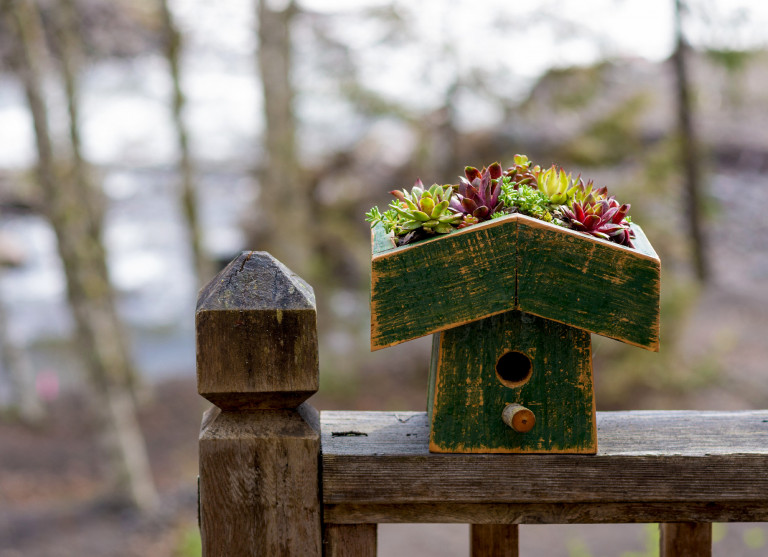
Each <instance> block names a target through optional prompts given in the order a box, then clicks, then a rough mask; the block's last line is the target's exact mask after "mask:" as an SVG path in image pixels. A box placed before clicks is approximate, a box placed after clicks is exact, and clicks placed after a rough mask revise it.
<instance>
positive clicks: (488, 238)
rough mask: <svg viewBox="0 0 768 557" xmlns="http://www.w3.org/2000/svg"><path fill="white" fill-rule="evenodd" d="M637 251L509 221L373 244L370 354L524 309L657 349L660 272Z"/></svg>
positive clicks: (382, 237) (640, 242)
mask: <svg viewBox="0 0 768 557" xmlns="http://www.w3.org/2000/svg"><path fill="white" fill-rule="evenodd" d="M633 229H634V230H635V234H636V235H637V238H636V240H635V244H636V246H637V247H636V249H630V248H626V247H623V246H619V245H617V244H613V243H610V242H607V241H604V240H599V239H597V238H594V237H592V236H588V235H586V234H582V233H579V232H575V231H573V230H568V229H565V228H562V227H558V226H555V225H552V224H548V223H545V222H543V221H540V220H537V219H533V218H531V217H526V216H524V215H510V216H508V217H503V218H501V219H495V220H492V221H488V222H486V223H483V224H480V225H475V226H472V227H469V228H466V229H462V230H460V231H456V232H453V233H451V234H447V235H445V236H440V237H436V238H435V239H431V240H427V241H423V242H419V243H417V244H413V245H409V246H403V247H394V244H393V242H392V240H391V238H390V237H388V236H387V235H386V234H385V232H384V230H383V228H382V227H381V226H378V227H376V228H375V229H374V231H373V238H372V252H373V256H372V272H371V348H372V349H373V350H377V349H379V348H384V347H386V346H392V345H394V344H398V343H400V342H405V341H407V340H411V339H413V338H417V337H420V336H424V335H427V334H430V333H435V332H438V331H442V330H446V329H449V328H451V327H456V326H459V325H463V324H465V323H469V322H471V321H476V320H479V319H483V318H486V317H488V316H490V315H494V314H497V313H500V312H503V311H510V310H513V309H520V310H522V311H525V312H528V313H533V314H535V315H539V316H541V317H545V318H547V319H552V320H554V321H559V322H562V323H565V324H568V325H572V326H574V327H578V328H580V329H584V330H586V331H589V332H592V333H597V334H600V335H604V336H608V337H611V338H615V339H618V340H621V341H624V342H628V343H630V344H635V345H638V346H641V347H644V348H648V349H650V350H657V349H658V340H659V280H660V279H659V275H660V263H659V259H658V256H657V255H656V253H655V252H654V251H653V248H652V247H651V245H650V243H649V242H648V240H647V238H646V237H645V235H644V234H643V231H642V230H641V229H640V228H639V227H638V226H636V225H633Z"/></svg>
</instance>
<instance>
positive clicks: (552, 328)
mask: <svg viewBox="0 0 768 557" xmlns="http://www.w3.org/2000/svg"><path fill="white" fill-rule="evenodd" d="M436 336H439V340H437V339H436V343H437V342H439V346H438V347H436V348H437V350H436V351H437V352H438V357H437V358H435V357H434V356H433V362H432V369H431V372H430V382H429V384H430V393H429V396H430V399H431V402H430V403H429V406H430V419H431V424H432V425H431V429H430V450H431V451H436V452H456V453H464V452H479V453H482V452H509V453H513V452H518V453H534V452H548V453H553V452H564V453H594V452H596V450H597V434H596V430H595V409H594V403H593V400H594V399H593V389H592V355H591V343H590V336H589V333H587V332H586V331H582V330H579V329H576V328H574V327H569V326H567V325H563V324H560V323H556V322H553V321H549V320H547V319H542V318H539V317H535V316H532V315H528V314H524V313H521V312H519V311H510V312H505V313H502V314H499V315H495V316H492V317H489V318H487V319H483V320H481V321H476V322H474V323H470V324H467V325H463V326H461V327H456V328H453V329H449V330H447V331H443V332H441V333H439V334H438V335H436ZM508 351H517V352H522V353H523V354H525V355H527V356H528V357H529V358H530V360H531V362H532V368H533V371H532V374H531V377H530V379H529V380H528V381H527V382H526V383H525V384H523V385H522V386H519V387H513V388H510V387H506V386H505V385H503V384H502V383H501V381H500V380H499V379H498V377H497V375H496V370H495V366H496V362H497V360H498V359H499V358H500V357H501V356H502V355H503V354H504V353H506V352H508ZM514 402H516V403H519V404H522V405H523V406H525V407H527V408H529V409H530V410H532V411H533V413H534V415H535V416H536V425H535V426H534V428H533V429H532V430H531V431H530V432H528V433H517V432H515V431H513V430H512V429H511V428H510V427H508V426H507V425H506V424H504V422H503V421H502V419H501V413H502V411H503V410H504V407H505V405H506V404H507V403H514Z"/></svg>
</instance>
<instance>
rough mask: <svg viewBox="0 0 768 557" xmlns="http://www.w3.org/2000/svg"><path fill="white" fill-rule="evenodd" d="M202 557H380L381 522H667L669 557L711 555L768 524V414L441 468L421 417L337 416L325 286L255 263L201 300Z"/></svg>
mask: <svg viewBox="0 0 768 557" xmlns="http://www.w3.org/2000/svg"><path fill="white" fill-rule="evenodd" d="M197 350H198V354H197V362H198V386H199V391H200V393H201V394H202V395H203V396H205V397H206V398H208V399H209V400H211V401H212V402H214V403H215V404H216V406H214V407H213V408H212V409H211V410H209V411H208V412H207V413H206V414H205V416H204V418H203V424H202V429H201V433H200V502H199V503H200V528H201V534H202V542H203V555H204V556H206V557H213V556H222V557H223V556H227V557H236V556H250V555H254V556H255V555H265V556H281V555H297V556H319V555H326V556H333V557H341V556H354V557H367V556H372V555H375V554H376V525H377V524H378V523H385V522H402V523H418V522H441V523H445V522H454V523H468V524H471V525H472V527H471V536H470V538H471V542H470V545H471V548H470V554H471V555H472V556H474V557H480V556H513V555H517V554H518V553H517V552H518V549H517V534H518V532H517V528H518V526H517V525H518V524H564V523H621V522H659V523H661V534H662V535H661V555H662V556H663V557H672V556H705V555H711V523H712V522H729V521H733V522H754V521H760V522H762V521H768V411H746V412H690V411H674V412H652V411H643V412H602V413H598V417H597V423H598V439H599V449H598V454H597V455H592V456H585V455H556V454H551V455H498V454H432V453H429V451H428V448H427V441H428V435H429V423H428V421H427V418H426V415H425V414H424V413H423V412H398V413H393V412H323V413H322V415H318V412H317V411H315V410H314V409H313V408H312V407H311V406H310V405H309V404H307V403H306V402H304V401H305V400H306V399H307V398H308V397H309V396H311V394H312V393H313V392H314V391H315V390H316V389H317V384H318V368H317V333H316V329H315V308H314V298H313V295H312V292H311V289H310V288H309V287H308V286H307V285H306V284H305V283H303V281H301V279H299V278H298V277H296V276H295V275H292V274H291V273H290V271H288V270H287V269H286V268H285V267H283V266H282V265H281V264H280V263H278V262H276V261H275V260H274V259H272V258H271V257H270V256H268V255H267V254H263V253H256V252H254V253H246V254H243V255H242V256H240V257H239V258H238V259H236V260H235V261H233V263H232V264H230V265H229V266H228V267H227V269H225V270H224V271H223V272H222V273H221V274H220V275H219V276H218V277H217V278H216V279H214V281H213V282H212V283H211V284H210V285H208V287H206V288H205V289H204V290H203V291H202V292H201V295H200V299H199V302H198V311H197Z"/></svg>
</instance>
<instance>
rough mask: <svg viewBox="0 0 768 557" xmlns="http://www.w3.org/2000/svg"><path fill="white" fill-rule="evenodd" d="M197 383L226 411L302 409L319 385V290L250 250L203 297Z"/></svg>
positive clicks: (197, 321) (199, 302)
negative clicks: (299, 407) (317, 293)
mask: <svg viewBox="0 0 768 557" xmlns="http://www.w3.org/2000/svg"><path fill="white" fill-rule="evenodd" d="M195 333H196V343H197V388H198V392H199V393H200V395H201V396H203V397H205V398H206V399H208V400H210V401H211V402H212V403H214V404H215V405H216V406H218V407H219V408H222V409H224V410H233V409H239V410H249V409H262V408H296V407H297V406H299V405H300V404H301V403H302V402H304V401H305V400H306V399H308V398H309V397H310V396H312V395H313V394H314V393H315V392H317V389H318V355H317V310H316V306H315V295H314V292H313V290H312V287H311V286H309V285H308V284H307V283H306V282H305V281H304V280H302V279H301V278H300V277H299V276H298V275H296V274H295V273H293V272H292V271H291V270H289V269H288V268H287V267H286V266H285V265H283V264H282V263H280V262H279V261H278V260H277V259H275V258H274V257H272V256H271V255H270V254H268V253H266V252H258V251H251V252H243V253H242V254H240V255H239V256H238V257H237V258H235V260H234V261H232V262H231V263H230V264H229V265H228V266H227V267H226V268H225V269H224V270H223V271H221V272H220V273H219V274H218V275H217V276H216V277H215V278H214V279H213V280H212V281H211V282H210V283H208V285H207V286H205V287H204V288H203V289H202V290H201V291H200V294H199V296H198V300H197V311H196V314H195Z"/></svg>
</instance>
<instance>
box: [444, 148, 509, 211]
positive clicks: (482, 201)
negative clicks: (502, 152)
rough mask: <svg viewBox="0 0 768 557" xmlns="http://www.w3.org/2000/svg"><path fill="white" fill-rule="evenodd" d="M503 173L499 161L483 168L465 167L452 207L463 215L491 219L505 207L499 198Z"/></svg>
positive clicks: (452, 200)
mask: <svg viewBox="0 0 768 557" xmlns="http://www.w3.org/2000/svg"><path fill="white" fill-rule="evenodd" d="M501 175H502V170H501V165H500V164H499V163H497V162H495V163H493V164H492V165H491V166H489V167H488V168H483V169H482V170H478V169H477V168H475V167H473V166H467V167H466V168H464V176H462V177H461V182H460V183H459V185H458V188H457V189H458V191H457V192H456V193H455V194H454V196H453V199H451V204H450V207H451V209H453V210H454V211H456V212H458V213H461V214H462V215H471V216H473V217H475V218H476V219H477V220H478V222H481V221H484V220H488V219H490V218H491V215H493V214H494V213H496V212H499V211H501V210H502V209H503V207H504V204H503V202H502V201H500V199H499V196H500V195H501Z"/></svg>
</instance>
